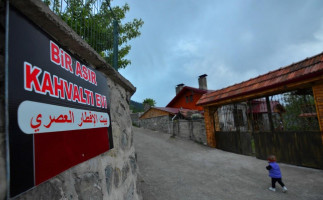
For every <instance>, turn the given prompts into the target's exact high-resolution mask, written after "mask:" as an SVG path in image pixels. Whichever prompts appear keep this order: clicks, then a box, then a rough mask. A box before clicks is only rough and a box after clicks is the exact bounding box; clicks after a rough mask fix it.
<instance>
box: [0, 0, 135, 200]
mask: <svg viewBox="0 0 323 200" xmlns="http://www.w3.org/2000/svg"><path fill="white" fill-rule="evenodd" d="M10 3H11V4H12V5H13V6H14V7H15V8H16V9H18V10H20V11H21V12H22V13H23V14H24V15H25V16H28V18H29V19H30V20H31V21H33V22H34V23H35V24H37V25H38V26H39V27H40V28H41V29H43V30H44V31H45V32H47V33H48V34H50V35H51V36H52V37H54V38H55V39H56V40H57V41H59V43H60V44H62V45H63V46H65V47H67V48H68V50H69V51H70V52H74V53H75V54H76V52H77V55H78V56H79V57H80V58H82V59H84V60H86V61H87V62H88V63H89V65H91V66H92V67H94V68H96V69H98V70H100V71H101V72H102V73H104V74H105V76H106V79H107V83H108V86H109V91H110V95H111V96H110V98H111V104H110V113H111V120H112V122H111V124H112V131H113V141H114V148H113V149H112V150H110V151H108V152H106V153H103V154H101V155H99V156H97V157H94V158H92V159H90V160H88V161H86V162H83V163H81V164H79V165H77V166H74V167H72V168H70V169H68V170H66V171H64V172H63V173H61V174H59V175H57V176H55V177H54V178H52V179H50V180H48V181H46V182H44V183H42V184H40V185H39V186H37V187H35V188H33V189H32V190H30V191H27V192H25V193H24V194H22V195H20V196H19V197H18V198H17V199H26V200H28V199H30V200H31V199H125V200H130V199H141V196H140V193H139V191H138V188H137V185H138V184H137V174H138V167H137V161H136V156H135V149H134V145H133V131H132V125H131V119H130V111H129V103H130V97H131V95H132V94H133V93H134V92H135V87H134V86H133V85H132V84H131V83H130V82H129V81H128V80H126V79H125V78H124V77H122V76H121V75H120V74H119V73H118V72H116V71H115V70H114V69H113V68H112V67H110V66H108V65H107V64H106V63H105V61H104V60H103V58H101V57H100V55H98V54H97V53H96V52H95V51H94V50H93V49H92V48H91V47H90V46H89V45H88V44H87V43H85V42H84V41H83V40H82V39H81V38H80V37H79V36H78V35H77V34H76V33H75V32H74V31H73V30H71V29H70V28H69V27H68V26H67V24H66V23H64V22H63V21H61V20H60V19H59V18H58V17H57V16H56V15H55V14H54V13H52V12H51V11H50V10H49V9H48V7H47V6H45V5H44V4H43V3H42V2H41V1H40V0H24V1H21V0H10ZM0 10H1V12H0V13H1V14H0V44H1V45H0V87H1V88H0V103H1V106H0V200H2V199H5V198H6V192H7V184H6V162H5V160H6V153H5V146H6V145H5V130H4V129H5V128H4V121H5V117H4V110H5V103H4V91H5V90H4V46H5V45H4V44H5V38H4V35H5V34H4V33H5V26H4V24H5V23H4V21H5V3H4V0H1V3H0Z"/></svg>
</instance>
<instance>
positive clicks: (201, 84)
mask: <svg viewBox="0 0 323 200" xmlns="http://www.w3.org/2000/svg"><path fill="white" fill-rule="evenodd" d="M206 77H207V75H206V74H203V75H201V76H199V89H201V90H207V83H206Z"/></svg>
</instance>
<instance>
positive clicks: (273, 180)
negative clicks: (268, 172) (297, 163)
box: [271, 178, 285, 188]
mask: <svg viewBox="0 0 323 200" xmlns="http://www.w3.org/2000/svg"><path fill="white" fill-rule="evenodd" d="M276 182H278V183H279V185H281V186H282V187H284V186H285V184H284V183H283V181H282V179H281V178H271V187H273V188H275V185H276Z"/></svg>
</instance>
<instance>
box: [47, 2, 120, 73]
mask: <svg viewBox="0 0 323 200" xmlns="http://www.w3.org/2000/svg"><path fill="white" fill-rule="evenodd" d="M43 2H44V3H45V4H46V5H48V6H49V8H50V9H51V10H52V11H53V12H54V13H55V14H57V15H58V16H59V17H60V18H61V19H62V20H64V21H65V22H66V23H67V24H68V25H69V26H70V27H71V28H72V29H73V30H74V31H75V32H76V33H77V34H78V35H79V36H80V37H81V38H83V40H85V41H86V42H87V43H88V44H89V45H90V46H91V47H92V48H93V49H94V50H95V51H96V52H98V53H99V54H100V55H101V56H102V57H103V58H104V59H105V60H106V61H107V62H108V63H109V64H111V65H113V67H114V68H115V69H117V68H118V67H117V64H118V21H117V19H116V18H115V15H114V13H113V11H112V9H111V7H110V2H109V0H43Z"/></svg>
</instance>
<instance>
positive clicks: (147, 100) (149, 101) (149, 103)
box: [142, 98, 156, 107]
mask: <svg viewBox="0 0 323 200" xmlns="http://www.w3.org/2000/svg"><path fill="white" fill-rule="evenodd" d="M142 103H143V104H148V105H150V106H151V107H154V106H155V105H156V101H155V100H153V99H151V98H146V99H144V101H143V102H142Z"/></svg>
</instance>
